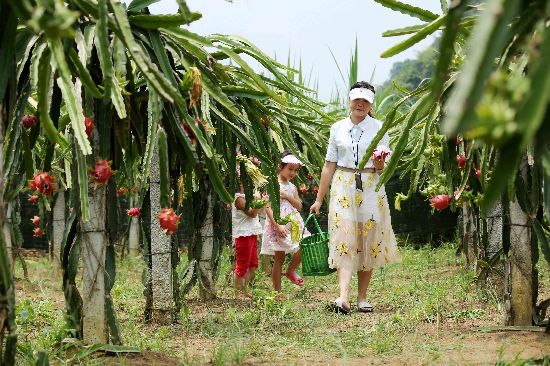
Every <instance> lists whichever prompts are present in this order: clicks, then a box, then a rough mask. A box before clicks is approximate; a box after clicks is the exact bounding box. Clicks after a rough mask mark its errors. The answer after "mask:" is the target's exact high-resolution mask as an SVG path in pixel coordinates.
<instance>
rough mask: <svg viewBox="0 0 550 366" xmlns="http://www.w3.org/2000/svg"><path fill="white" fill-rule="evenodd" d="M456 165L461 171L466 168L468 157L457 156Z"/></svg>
mask: <svg viewBox="0 0 550 366" xmlns="http://www.w3.org/2000/svg"><path fill="white" fill-rule="evenodd" d="M456 164H457V165H458V167H459V168H460V169H464V167H465V166H466V156H465V155H464V154H459V155H457V156H456Z"/></svg>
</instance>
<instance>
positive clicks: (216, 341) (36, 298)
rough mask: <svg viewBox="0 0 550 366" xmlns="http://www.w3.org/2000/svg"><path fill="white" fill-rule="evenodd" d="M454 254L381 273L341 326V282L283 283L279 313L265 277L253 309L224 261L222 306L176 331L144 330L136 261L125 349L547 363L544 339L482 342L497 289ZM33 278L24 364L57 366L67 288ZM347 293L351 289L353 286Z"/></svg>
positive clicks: (23, 319)
mask: <svg viewBox="0 0 550 366" xmlns="http://www.w3.org/2000/svg"><path fill="white" fill-rule="evenodd" d="M454 252H455V249H454V248H453V246H452V245H451V244H447V245H443V246H442V247H440V248H438V249H431V248H421V249H412V248H403V249H402V255H403V263H402V264H397V265H391V266H388V267H386V268H383V269H380V270H376V271H375V272H374V275H373V279H372V283H371V287H370V289H369V293H368V299H369V301H370V302H371V303H372V304H373V306H374V308H375V312H374V313H373V314H360V313H354V314H352V315H351V316H347V317H346V316H339V315H335V314H332V313H329V312H327V311H326V310H325V304H326V303H327V302H328V301H329V300H331V299H332V298H334V297H335V296H336V294H337V283H336V275H335V274H333V275H331V276H327V277H322V278H306V285H305V286H303V287H302V288H297V287H295V286H294V285H292V284H291V283H290V282H289V281H286V280H284V282H283V291H284V292H285V294H286V295H287V300H286V301H282V302H278V301H276V298H275V294H274V293H273V292H272V291H271V289H270V279H269V277H268V276H266V275H265V274H264V273H262V272H261V271H258V274H257V276H256V279H255V282H254V287H253V290H252V293H253V301H252V302H250V303H247V302H245V303H242V302H238V301H235V300H234V299H233V290H232V289H231V288H230V287H229V285H226V284H225V281H224V279H225V278H226V275H227V274H228V272H229V271H230V269H229V263H228V262H229V261H228V260H227V258H224V260H223V261H222V263H223V267H222V269H221V271H220V279H219V281H218V282H219V287H218V295H219V297H220V299H217V300H214V301H211V302H208V303H203V302H201V301H199V300H198V299H197V297H198V295H197V293H196V290H195V292H192V293H191V294H190V295H189V296H188V298H187V300H186V301H185V302H184V305H183V307H182V309H181V311H180V313H179V314H178V315H179V316H178V322H177V323H176V324H173V325H170V326H158V325H153V324H146V323H144V322H143V310H144V305H145V301H144V297H143V287H142V284H141V276H142V271H143V261H142V259H141V258H126V259H124V260H123V261H120V262H119V263H118V264H117V265H118V267H117V280H116V283H115V286H114V288H113V291H112V294H113V298H114V301H115V306H116V308H117V316H118V319H119V322H120V325H121V330H122V338H123V341H124V344H125V345H128V346H135V347H139V348H140V349H141V350H142V351H145V352H150V353H151V354H152V355H153V356H155V355H156V356H155V357H157V356H160V355H165V356H166V357H171V361H167V360H165V361H166V362H165V363H163V361H162V358H159V359H157V361H156V362H157V364H161V365H162V364H170V362H171V363H172V364H173V363H174V362H175V361H174V358H177V360H178V362H179V363H180V364H183V365H195V364H196V365H199V364H205V363H210V364H214V365H237V364H251V363H252V364H253V363H259V362H264V363H266V362H267V363H270V364H271V363H273V364H286V363H288V362H289V360H290V361H291V363H292V360H294V361H293V362H295V363H299V364H317V363H319V364H321V363H325V364H326V363H328V364H331V363H335V362H338V363H344V364H346V363H349V364H355V363H358V364H364V363H363V362H362V361H360V360H371V361H372V360H375V361H376V360H379V361H380V362H383V363H386V364H404V363H405V364H407V363H410V362H409V361H410V360H414V361H411V362H412V363H421V364H440V363H442V364H445V363H449V364H453V363H455V362H454V361H456V360H458V361H457V362H458V363H459V364H476V365H477V364H482V365H483V364H492V365H496V364H498V365H516V364H518V365H519V364H520V363H518V362H534V361H528V360H529V359H530V358H533V357H535V358H537V357H540V358H542V356H541V354H539V353H537V352H536V350H537V342H540V347H538V349H541V350H542V349H546V350H547V352H546V353H547V354H550V351H549V350H550V339H549V338H550V337H546V338H545V337H544V335H542V333H541V334H535V333H533V334H523V333H522V334H521V337H518V334H517V333H514V334H510V335H508V334H506V337H502V334H500V335H499V334H498V333H496V334H492V333H489V334H481V333H480V332H476V331H475V330H476V329H477V328H480V327H483V326H490V325H499V324H500V319H501V315H500V312H499V305H498V303H497V301H496V299H497V297H496V295H495V292H494V290H493V289H491V288H483V289H478V288H477V287H476V285H475V279H474V274H473V273H472V272H471V271H469V270H467V269H465V268H464V266H462V265H457V264H456V263H455V262H456V259H455V256H454ZM224 255H225V256H227V253H225V254H224ZM29 267H30V275H31V281H30V282H25V281H23V280H21V279H19V280H18V281H17V290H18V291H17V301H18V308H17V324H18V327H19V329H18V331H19V334H20V336H19V346H18V347H19V356H18V361H19V363H20V364H31V363H32V361H33V360H34V359H36V353H37V352H38V351H40V350H45V351H47V352H48V353H49V355H50V359H51V360H52V359H53V360H54V361H55V362H57V363H59V364H63V363H64V362H65V360H66V358H67V357H68V356H67V352H66V349H67V348H68V346H67V345H66V344H64V343H63V342H62V341H63V339H64V338H66V337H68V336H70V335H71V330H68V329H66V324H65V321H64V318H63V314H64V303H63V294H62V292H61V290H60V284H61V280H60V276H59V274H58V273H57V274H56V275H55V276H51V275H48V274H49V273H51V272H52V271H51V267H50V264H49V262H48V260H47V259H46V258H39V259H36V260H33V261H30V262H29ZM20 271H21V270H20V268H17V272H16V274H17V277H22V276H21V274H20V273H21V272H20ZM539 271H540V277H541V289H544V286H546V285H547V284H548V280H547V279H548V278H549V277H550V270H549V269H548V266H547V265H546V264H544V263H542V264H541V262H539ZM544 277H546V278H544ZM542 278H544V279H542ZM352 286H353V287H352V288H353V289H356V286H357V284H356V282H355V279H354V283H353V284H352ZM544 291H546V290H542V291H541V293H542V292H544ZM352 306H353V299H352ZM499 337H500V338H499ZM501 338H502V339H501ZM511 341H513V344H511V343H510V342H511ZM499 347H500V348H499ZM482 354H485V356H483V355H482ZM74 359H75V358H74V357H73V360H74ZM336 360H338V361H336ZM453 360H454V361H453ZM134 361H135V359H133V358H132V357H131V355H127V356H124V355H120V356H119V357H118V358H117V359H116V361H115V362H114V363H113V364H128V365H130V364H136V363H132V362H134ZM80 362H81V363H86V362H90V360H89V359H88V361H86V362H84V361H80ZM96 362H99V360H97V359H96V360H94V364H95V363H96ZM499 362H500V363H499ZM77 363H78V362H77ZM153 363H155V361H154V362H153ZM528 364H529V363H523V364H521V365H528Z"/></svg>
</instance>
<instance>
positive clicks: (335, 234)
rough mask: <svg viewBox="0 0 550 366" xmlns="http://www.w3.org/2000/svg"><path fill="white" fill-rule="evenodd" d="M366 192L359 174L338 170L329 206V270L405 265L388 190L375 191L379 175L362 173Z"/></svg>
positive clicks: (368, 268)
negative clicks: (358, 185)
mask: <svg viewBox="0 0 550 366" xmlns="http://www.w3.org/2000/svg"><path fill="white" fill-rule="evenodd" d="M361 180H362V183H363V190H362V191H361V190H357V189H356V187H355V173H354V172H352V171H344V170H340V169H337V170H336V172H335V173H334V177H333V178H332V184H331V189H330V203H329V217H328V230H329V234H330V235H329V237H330V241H329V252H330V253H329V259H328V261H329V266H330V267H331V268H341V267H342V268H350V269H351V270H352V271H353V272H356V271H368V270H371V269H373V268H376V267H381V266H383V265H385V264H389V263H398V262H401V255H400V254H399V250H398V249H397V242H396V240H395V235H394V233H393V229H392V226H391V217H390V209H389V206H388V200H387V198H386V191H385V189H384V186H382V187H381V188H380V190H379V191H378V192H376V191H375V190H374V188H375V186H376V184H377V182H378V174H377V173H361Z"/></svg>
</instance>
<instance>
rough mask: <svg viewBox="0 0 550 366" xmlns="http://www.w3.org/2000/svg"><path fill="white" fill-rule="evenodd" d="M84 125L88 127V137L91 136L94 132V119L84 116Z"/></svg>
mask: <svg viewBox="0 0 550 366" xmlns="http://www.w3.org/2000/svg"><path fill="white" fill-rule="evenodd" d="M84 126H85V127H86V135H88V137H90V135H91V134H92V132H93V130H94V126H95V125H94V120H93V119H91V118H90V117H85V118H84Z"/></svg>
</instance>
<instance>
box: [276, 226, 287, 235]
mask: <svg viewBox="0 0 550 366" xmlns="http://www.w3.org/2000/svg"><path fill="white" fill-rule="evenodd" d="M275 229H276V230H277V234H279V236H280V237H282V238H284V237H286V236H287V235H288V230H287V229H286V226H285V225H279V224H277V226H275Z"/></svg>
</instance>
